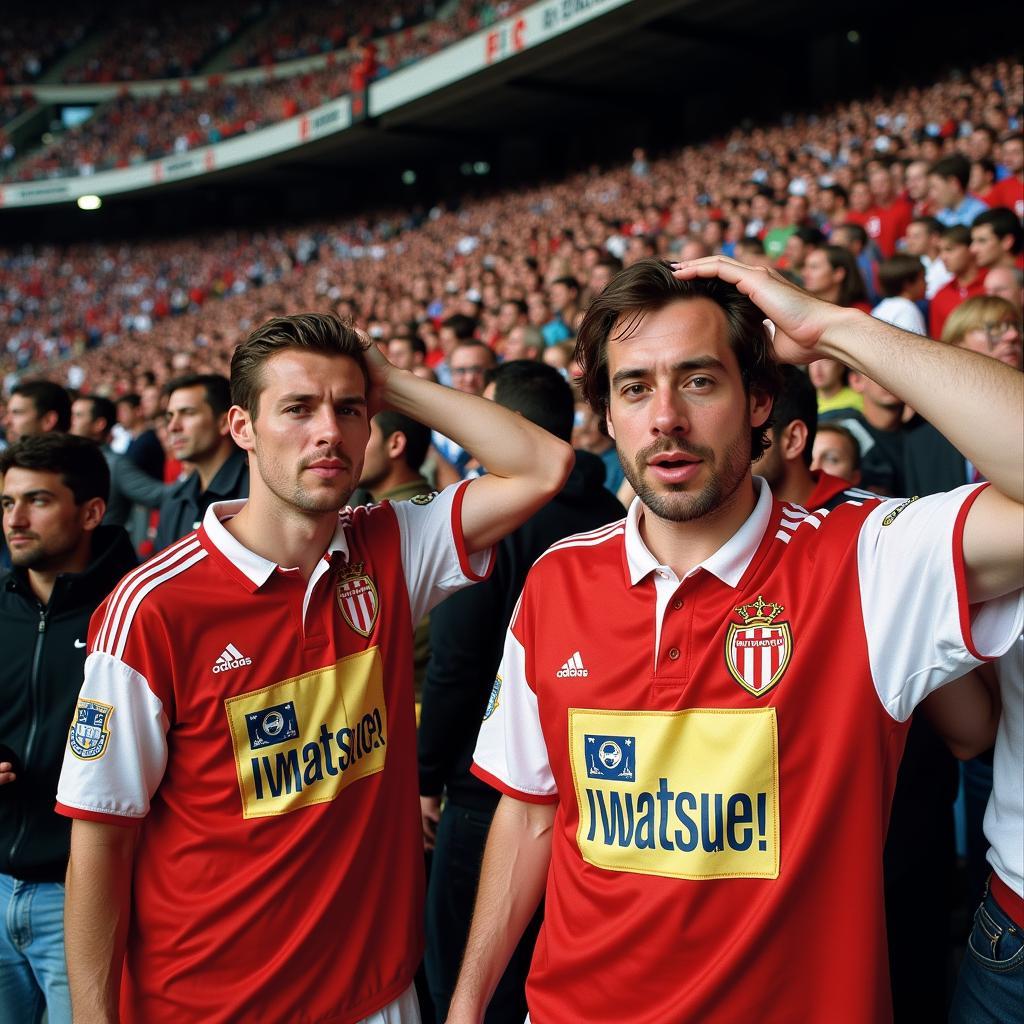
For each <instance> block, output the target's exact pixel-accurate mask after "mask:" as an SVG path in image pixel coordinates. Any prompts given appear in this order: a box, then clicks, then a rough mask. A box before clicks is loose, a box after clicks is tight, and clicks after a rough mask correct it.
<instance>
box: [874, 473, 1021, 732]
mask: <svg viewBox="0 0 1024 1024" xmlns="http://www.w3.org/2000/svg"><path fill="white" fill-rule="evenodd" d="M985 486H987V485H986V484H982V485H980V486H979V485H969V486H966V487H959V488H957V489H956V490H954V491H949V492H948V493H944V494H933V495H930V496H929V497H926V498H912V499H910V500H906V501H904V500H889V501H883V502H881V503H880V504H879V506H878V508H876V509H874V510H873V511H872V512H871V514H870V515H869V516H868V517H867V518H866V519H865V521H864V523H863V525H862V527H861V530H860V534H859V536H858V540H857V568H858V574H859V580H860V598H861V610H862V614H863V620H864V629H865V633H866V639H867V647H868V659H869V662H870V666H871V675H872V678H873V680H874V684H875V689H876V691H877V693H878V696H879V699H880V700H881V702H882V704H883V705H884V706H885V709H886V710H887V711H888V713H889V714H890V715H891V716H892V717H893V718H895V719H896V720H897V721H901V722H902V721H905V720H906V719H907V718H909V717H910V715H911V713H912V712H913V710H914V708H915V707H916V706H917V705H918V704H919V703H920V702H921V701H922V700H923V699H924V698H925V697H927V696H928V694H929V693H931V692H932V691H933V690H935V689H937V688H938V687H939V686H942V685H943V684H944V683H947V682H949V681H950V680H952V679H956V678H958V677H959V676H962V675H963V674H964V673H965V672H967V671H969V670H970V669H972V668H975V667H976V666H977V665H979V664H981V663H982V662H983V661H988V660H991V659H992V658H997V657H999V656H1000V655H1001V654H1003V653H1004V652H1005V651H1006V650H1007V649H1008V648H1009V647H1010V645H1011V644H1012V643H1013V641H1014V639H1015V638H1016V637H1017V636H1018V635H1019V634H1020V631H1021V628H1022V626H1024V612H1022V602H1021V601H1020V591H1015V592H1014V593H1011V594H1007V595H1005V596H1004V597H1001V598H999V599H997V600H994V601H988V602H986V603H985V604H983V605H979V606H974V607H972V606H971V604H970V602H969V600H968V597H967V584H966V572H965V568H964V556H963V534H964V523H965V522H966V519H967V514H968V512H969V511H970V508H971V506H972V505H973V503H974V501H975V500H976V499H977V497H978V495H979V494H980V493H981V491H982V489H983V488H984V487H985Z"/></svg>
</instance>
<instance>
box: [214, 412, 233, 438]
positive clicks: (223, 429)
mask: <svg viewBox="0 0 1024 1024" xmlns="http://www.w3.org/2000/svg"><path fill="white" fill-rule="evenodd" d="M230 415H231V410H230V409H229V410H228V411H227V412H226V413H224V414H223V415H222V416H220V418H219V419H218V420H217V433H218V434H220V436H221V437H227V436H228V435H229V434H230V433H231V421H230V420H229V419H228V417H229V416H230Z"/></svg>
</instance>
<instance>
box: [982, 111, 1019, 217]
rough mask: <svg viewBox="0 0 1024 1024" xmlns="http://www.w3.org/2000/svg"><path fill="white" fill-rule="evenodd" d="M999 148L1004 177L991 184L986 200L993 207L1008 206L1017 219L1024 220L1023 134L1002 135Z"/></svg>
mask: <svg viewBox="0 0 1024 1024" xmlns="http://www.w3.org/2000/svg"><path fill="white" fill-rule="evenodd" d="M999 149H1000V153H1001V155H1002V164H1003V166H1004V167H1005V168H1006V177H1005V178H1003V179H1002V180H1001V181H997V182H996V183H995V185H993V186H992V190H991V192H990V193H989V197H988V200H987V201H988V203H989V206H991V207H993V208H995V207H997V206H1005V207H1008V208H1009V209H1010V210H1012V211H1013V213H1014V214H1015V215H1016V216H1017V219H1018V220H1024V135H1022V134H1021V133H1020V132H1019V131H1015V132H1011V133H1010V134H1009V135H1006V136H1004V137H1003V140H1002V142H1001V143H1000V147H999Z"/></svg>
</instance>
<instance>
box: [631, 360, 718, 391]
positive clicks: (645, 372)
mask: <svg viewBox="0 0 1024 1024" xmlns="http://www.w3.org/2000/svg"><path fill="white" fill-rule="evenodd" d="M670 369H671V371H672V372H673V373H688V372H689V371H690V370H724V369H725V364H724V363H723V362H722V361H721V360H720V359H716V358H715V357H714V356H697V357H696V358H695V359H684V360H683V361H682V362H681V363H674V364H673V365H672V366H671V367H670ZM650 373H651V371H650V370H649V369H647V368H645V367H625V368H624V369H622V370H617V371H616V372H615V375H614V376H613V377H612V380H611V383H612V384H621V383H622V381H624V380H636V379H638V378H641V377H647V376H649V375H650Z"/></svg>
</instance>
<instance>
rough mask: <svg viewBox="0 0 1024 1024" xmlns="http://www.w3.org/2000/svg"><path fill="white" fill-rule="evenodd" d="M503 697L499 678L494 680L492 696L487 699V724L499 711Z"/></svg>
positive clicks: (485, 718) (485, 719) (485, 717)
mask: <svg viewBox="0 0 1024 1024" xmlns="http://www.w3.org/2000/svg"><path fill="white" fill-rule="evenodd" d="M500 695H501V676H497V677H496V678H495V680H494V686H492V687H491V695H490V697H488V698H487V708H486V709H485V711H484V721H485V722H486V721H487V719H488V718H490V717H491V715H493V714H494V712H495V711H497V710H498V705H499V704H500V703H501V701H500V699H499V698H500Z"/></svg>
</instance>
